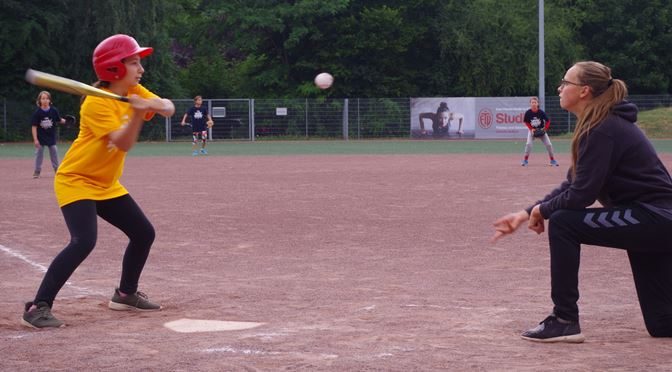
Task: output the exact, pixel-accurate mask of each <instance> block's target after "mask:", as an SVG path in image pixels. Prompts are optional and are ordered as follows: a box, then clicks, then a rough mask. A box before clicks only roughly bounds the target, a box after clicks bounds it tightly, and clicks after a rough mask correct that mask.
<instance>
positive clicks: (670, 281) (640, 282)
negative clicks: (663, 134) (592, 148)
mask: <svg viewBox="0 0 672 372" xmlns="http://www.w3.org/2000/svg"><path fill="white" fill-rule="evenodd" d="M548 239H549V242H550V249H551V298H552V299H553V304H554V308H553V311H554V313H555V314H556V315H557V316H558V317H560V318H563V319H567V320H573V321H578V320H579V308H578V306H577V301H578V299H579V288H578V284H579V283H578V282H579V279H578V274H579V262H580V256H581V244H588V245H598V246H604V247H611V248H620V249H624V250H626V251H627V252H628V258H629V260H630V267H631V269H632V276H633V279H634V281H635V288H636V290H637V297H638V298H639V305H640V308H641V310H642V315H643V316H644V323H645V325H646V329H647V330H648V332H649V334H650V335H651V336H654V337H672V221H671V220H669V219H666V218H664V217H662V216H660V215H658V214H656V213H654V212H652V211H650V210H648V209H646V208H644V207H642V206H639V205H635V206H631V207H620V208H592V209H585V210H582V211H574V210H559V211H557V212H555V213H553V215H551V218H550V219H549V222H548Z"/></svg>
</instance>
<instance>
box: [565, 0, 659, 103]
mask: <svg viewBox="0 0 672 372" xmlns="http://www.w3.org/2000/svg"><path fill="white" fill-rule="evenodd" d="M576 7H577V8H578V9H580V10H581V11H582V16H583V17H582V18H581V22H580V27H579V29H578V32H577V36H578V38H577V41H578V42H579V43H580V44H582V45H584V46H585V50H586V54H585V58H586V59H595V60H599V61H602V62H604V63H606V64H607V65H609V66H611V67H612V72H613V74H614V75H615V76H616V77H619V78H623V79H625V80H626V82H627V83H628V85H629V88H630V90H631V92H637V93H642V94H646V93H650V94H655V93H661V92H667V93H670V92H672V73H670V71H672V69H670V68H669V67H666V66H669V63H670V61H671V60H672V49H670V46H671V45H672V26H671V25H672V2H671V1H670V0H650V1H645V2H642V1H637V0H591V1H577V2H576Z"/></svg>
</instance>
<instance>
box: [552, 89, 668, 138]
mask: <svg viewBox="0 0 672 372" xmlns="http://www.w3.org/2000/svg"><path fill="white" fill-rule="evenodd" d="M628 100H629V101H630V102H632V103H634V104H636V105H637V107H639V111H640V112H641V111H646V110H652V109H655V108H659V107H672V95H633V96H629V97H628ZM544 111H546V114H548V116H549V117H550V118H551V124H552V125H551V128H550V130H549V134H550V135H558V134H564V133H571V132H573V131H574V126H575V125H576V117H575V116H574V115H572V114H570V113H569V112H568V111H565V110H563V109H562V108H561V107H560V97H557V96H553V97H546V107H545V110H544Z"/></svg>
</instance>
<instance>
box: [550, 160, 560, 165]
mask: <svg viewBox="0 0 672 372" xmlns="http://www.w3.org/2000/svg"><path fill="white" fill-rule="evenodd" d="M559 166H560V164H558V161H557V160H555V159H553V160H551V167H559Z"/></svg>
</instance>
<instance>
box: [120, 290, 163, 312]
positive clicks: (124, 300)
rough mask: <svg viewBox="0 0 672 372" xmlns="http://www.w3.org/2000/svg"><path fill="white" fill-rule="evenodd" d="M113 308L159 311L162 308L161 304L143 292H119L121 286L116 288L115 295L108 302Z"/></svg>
mask: <svg viewBox="0 0 672 372" xmlns="http://www.w3.org/2000/svg"><path fill="white" fill-rule="evenodd" d="M107 307H109V308H110V309H112V310H119V311H157V310H161V305H159V304H155V303H153V302H151V301H149V298H148V297H147V295H146V294H144V293H143V292H140V291H138V292H135V293H134V294H132V295H126V296H122V295H121V294H119V288H115V289H114V295H112V299H111V300H110V302H109V303H108V304H107Z"/></svg>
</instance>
